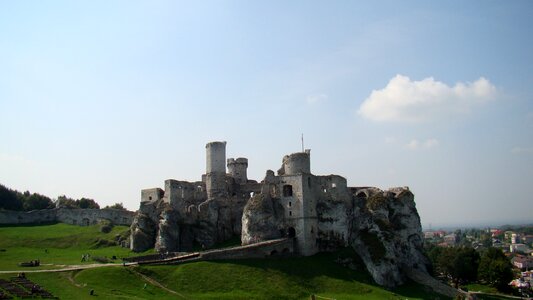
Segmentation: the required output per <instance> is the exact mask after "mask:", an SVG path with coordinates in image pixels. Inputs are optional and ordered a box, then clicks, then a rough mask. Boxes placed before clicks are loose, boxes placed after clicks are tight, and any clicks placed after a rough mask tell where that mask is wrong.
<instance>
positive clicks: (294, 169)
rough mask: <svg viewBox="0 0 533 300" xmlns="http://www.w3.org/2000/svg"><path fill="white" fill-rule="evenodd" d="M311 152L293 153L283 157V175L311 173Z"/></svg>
mask: <svg viewBox="0 0 533 300" xmlns="http://www.w3.org/2000/svg"><path fill="white" fill-rule="evenodd" d="M310 155H311V150H309V149H306V150H305V152H298V153H293V154H290V155H285V157H283V168H284V170H285V175H295V174H300V173H311V159H310Z"/></svg>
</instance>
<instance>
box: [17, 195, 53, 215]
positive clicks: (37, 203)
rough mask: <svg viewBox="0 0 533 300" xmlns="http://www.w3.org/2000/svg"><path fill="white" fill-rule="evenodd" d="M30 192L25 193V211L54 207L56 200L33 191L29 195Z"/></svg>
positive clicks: (23, 204) (23, 205)
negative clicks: (53, 200)
mask: <svg viewBox="0 0 533 300" xmlns="http://www.w3.org/2000/svg"><path fill="white" fill-rule="evenodd" d="M28 194H29V192H26V193H24V196H23V197H24V198H23V203H22V207H23V208H24V210H25V211H30V210H36V209H48V208H53V207H54V202H52V200H51V199H50V198H48V197H46V196H44V195H41V194H37V193H33V194H31V195H29V196H28Z"/></svg>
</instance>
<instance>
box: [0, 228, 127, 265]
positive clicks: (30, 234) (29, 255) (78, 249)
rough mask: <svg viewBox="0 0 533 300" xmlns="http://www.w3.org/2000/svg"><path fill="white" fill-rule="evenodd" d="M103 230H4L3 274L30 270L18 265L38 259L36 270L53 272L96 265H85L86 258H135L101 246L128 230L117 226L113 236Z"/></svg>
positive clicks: (1, 238)
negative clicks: (82, 265) (88, 256)
mask: <svg viewBox="0 0 533 300" xmlns="http://www.w3.org/2000/svg"><path fill="white" fill-rule="evenodd" d="M99 228H100V227H99V226H98V225H94V226H88V227H81V226H74V225H67V224H54V225H44V226H15V227H0V249H2V250H5V251H0V270H23V269H27V268H24V267H19V266H18V263H20V262H23V261H30V260H36V259H39V260H40V261H41V264H42V266H40V267H39V268H36V269H50V268H59V267H60V265H73V264H88V263H94V262H91V261H89V262H81V256H82V255H83V254H90V255H91V256H92V257H95V256H99V257H104V256H106V257H108V258H111V257H113V256H116V257H117V258H118V257H127V256H130V255H133V253H132V252H131V251H129V249H126V248H122V247H119V246H112V247H108V246H107V247H105V246H104V247H102V246H101V244H102V240H104V241H108V240H109V241H112V240H113V239H114V238H115V235H117V234H120V233H121V232H124V231H125V230H127V229H128V227H126V226H114V227H113V230H112V231H111V232H109V233H102V232H100V229H99ZM99 241H100V242H99ZM117 262H120V261H117ZM32 269H33V268H32Z"/></svg>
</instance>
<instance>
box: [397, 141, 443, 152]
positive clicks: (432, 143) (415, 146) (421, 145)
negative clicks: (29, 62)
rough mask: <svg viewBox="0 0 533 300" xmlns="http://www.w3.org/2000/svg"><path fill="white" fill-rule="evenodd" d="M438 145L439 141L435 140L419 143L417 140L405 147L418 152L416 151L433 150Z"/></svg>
mask: <svg viewBox="0 0 533 300" xmlns="http://www.w3.org/2000/svg"><path fill="white" fill-rule="evenodd" d="M438 145H439V141H438V140H437V139H427V140H425V141H419V140H416V139H414V140H411V141H410V142H409V143H407V145H405V147H407V148H408V149H410V150H418V149H431V148H435V147H437V146H438Z"/></svg>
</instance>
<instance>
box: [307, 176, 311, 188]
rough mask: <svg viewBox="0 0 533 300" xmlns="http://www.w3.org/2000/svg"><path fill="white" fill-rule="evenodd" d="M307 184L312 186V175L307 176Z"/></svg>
mask: <svg viewBox="0 0 533 300" xmlns="http://www.w3.org/2000/svg"><path fill="white" fill-rule="evenodd" d="M307 186H309V187H311V177H307Z"/></svg>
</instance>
